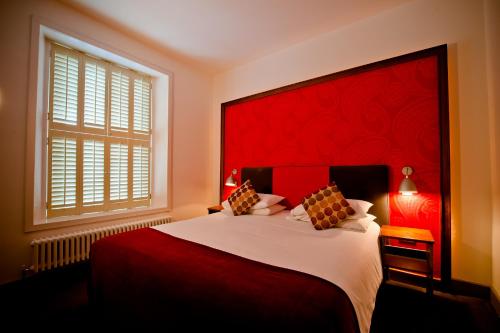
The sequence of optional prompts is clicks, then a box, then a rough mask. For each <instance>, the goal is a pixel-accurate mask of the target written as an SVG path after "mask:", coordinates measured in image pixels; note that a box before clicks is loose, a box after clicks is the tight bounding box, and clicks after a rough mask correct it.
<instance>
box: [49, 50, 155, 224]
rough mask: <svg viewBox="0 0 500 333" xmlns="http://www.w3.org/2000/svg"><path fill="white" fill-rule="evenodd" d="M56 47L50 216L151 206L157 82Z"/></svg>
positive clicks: (51, 75) (51, 103) (51, 99)
mask: <svg viewBox="0 0 500 333" xmlns="http://www.w3.org/2000/svg"><path fill="white" fill-rule="evenodd" d="M50 46H51V47H50V64H49V69H50V70H49V78H48V80H49V82H48V84H49V99H48V101H49V112H48V124H47V128H48V131H47V133H48V141H47V142H48V149H47V217H49V218H50V217H57V216H70V215H80V214H83V213H91V212H106V211H111V210H117V209H123V208H132V207H139V206H149V205H150V200H151V190H150V184H151V181H150V180H151V176H150V175H151V118H152V117H151V105H152V103H151V99H152V93H151V91H152V85H151V79H150V77H149V76H148V75H146V74H142V73H139V72H136V71H132V70H130V69H127V68H124V67H121V66H118V65H117V64H113V63H110V62H107V61H103V60H101V59H98V58H95V57H93V56H91V55H88V54H85V53H83V52H79V51H76V50H74V49H70V48H67V47H64V46H62V45H59V44H56V43H51V45H50Z"/></svg>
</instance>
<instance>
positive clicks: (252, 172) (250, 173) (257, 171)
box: [241, 167, 273, 193]
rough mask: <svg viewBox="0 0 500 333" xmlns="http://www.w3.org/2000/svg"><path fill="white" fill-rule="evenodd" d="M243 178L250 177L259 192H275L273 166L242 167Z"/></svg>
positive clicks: (243, 179) (244, 179)
mask: <svg viewBox="0 0 500 333" xmlns="http://www.w3.org/2000/svg"><path fill="white" fill-rule="evenodd" d="M241 179H242V184H243V182H244V181H246V180H247V179H250V181H251V182H252V185H253V188H254V189H255V191H257V193H273V168H270V167H264V168H242V169H241Z"/></svg>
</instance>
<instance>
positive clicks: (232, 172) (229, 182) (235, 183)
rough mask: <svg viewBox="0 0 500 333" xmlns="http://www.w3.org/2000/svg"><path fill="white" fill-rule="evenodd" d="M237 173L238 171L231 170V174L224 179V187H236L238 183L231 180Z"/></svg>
mask: <svg viewBox="0 0 500 333" xmlns="http://www.w3.org/2000/svg"><path fill="white" fill-rule="evenodd" d="M237 172H238V171H237V170H236V169H233V171H231V174H230V175H229V177H227V179H226V182H225V185H226V186H238V182H237V181H236V179H234V178H233V175H236V173H237Z"/></svg>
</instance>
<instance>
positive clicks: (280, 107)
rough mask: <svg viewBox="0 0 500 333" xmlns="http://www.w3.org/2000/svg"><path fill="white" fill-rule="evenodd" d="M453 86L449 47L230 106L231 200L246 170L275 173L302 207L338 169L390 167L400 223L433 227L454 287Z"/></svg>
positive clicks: (225, 136)
mask: <svg viewBox="0 0 500 333" xmlns="http://www.w3.org/2000/svg"><path fill="white" fill-rule="evenodd" d="M447 90H448V88H447V51H446V45H443V46H439V47H435V48H431V49H427V50H423V51H419V52H415V53H412V54H408V55H404V56H400V57H397V58H392V59H388V60H384V61H381V62H377V63H374V64H369V65H365V66H362V67H357V68H354V69H350V70H347V71H343V72H340V73H334V74H330V75H327V76H323V77H320V78H317V79H313V80H308V81H304V82H300V83H297V84H293V85H290V86H286V87H282V88H279V89H275V90H271V91H267V92H264V93H260V94H257V95H253V96H248V97H244V98H241V99H238V100H234V101H230V102H227V103H224V104H223V105H222V133H221V134H222V142H221V144H222V147H221V151H222V158H221V199H224V198H225V197H226V196H227V195H228V193H229V192H230V191H231V189H232V188H230V187H225V186H224V181H225V179H226V178H227V177H228V176H229V175H230V174H231V170H232V169H236V170H237V174H236V177H235V178H236V179H237V180H238V181H241V171H242V168H243V167H261V166H268V167H273V170H274V174H273V192H275V193H277V194H279V193H280V192H285V193H292V194H291V195H290V194H289V196H290V197H288V200H289V203H290V204H293V203H297V202H298V201H300V200H301V198H302V197H303V196H304V195H307V194H309V193H310V192H312V191H314V190H316V189H317V185H318V184H321V185H324V184H326V183H327V182H328V180H329V174H328V167H329V166H339V165H344V166H350V165H386V166H388V171H389V209H390V224H393V225H402V226H408V227H420V228H426V229H430V230H431V232H432V234H433V236H434V239H435V241H436V243H435V256H434V265H435V267H436V275H438V276H439V275H441V277H442V279H443V280H444V281H447V280H449V279H450V277H451V276H450V275H451V267H450V265H451V264H450V262H451V260H450V239H451V237H450V203H449V193H450V189H449V187H450V185H449V173H450V172H449V132H448V95H447ZM404 166H411V167H412V168H413V169H414V174H413V175H412V179H413V180H414V182H415V183H416V185H417V188H418V194H417V195H414V196H412V197H406V196H402V195H400V194H399V193H398V186H399V183H400V182H401V180H402V178H403V175H402V173H401V169H402V168H403V167H404ZM304 167H307V169H308V171H307V182H306V183H299V184H297V182H301V181H299V180H298V179H303V175H301V173H302V172H303V170H304ZM291 188H295V189H300V190H293V191H291ZM299 192H305V193H299ZM440 268H441V270H440Z"/></svg>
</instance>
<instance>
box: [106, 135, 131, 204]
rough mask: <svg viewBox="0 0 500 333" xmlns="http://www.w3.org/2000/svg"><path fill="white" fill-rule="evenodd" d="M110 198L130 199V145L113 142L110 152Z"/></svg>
mask: <svg viewBox="0 0 500 333" xmlns="http://www.w3.org/2000/svg"><path fill="white" fill-rule="evenodd" d="M109 155H110V156H109V164H110V172H109V177H110V179H109V183H110V188H109V192H110V200H113V201H114V200H126V199H128V145H126V144H122V143H111V144H110V153H109Z"/></svg>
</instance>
